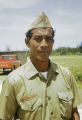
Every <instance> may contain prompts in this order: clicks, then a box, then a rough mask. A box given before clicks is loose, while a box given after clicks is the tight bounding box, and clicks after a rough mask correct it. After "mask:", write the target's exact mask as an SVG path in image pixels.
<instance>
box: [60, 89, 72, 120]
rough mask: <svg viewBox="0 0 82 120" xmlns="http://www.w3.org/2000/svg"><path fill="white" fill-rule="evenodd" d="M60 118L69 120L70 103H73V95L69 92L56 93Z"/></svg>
mask: <svg viewBox="0 0 82 120" xmlns="http://www.w3.org/2000/svg"><path fill="white" fill-rule="evenodd" d="M58 98H59V104H60V110H61V116H62V117H66V118H68V119H69V118H71V112H72V106H73V105H72V101H73V93H72V91H70V92H59V93H58Z"/></svg>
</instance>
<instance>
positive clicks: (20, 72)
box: [8, 64, 26, 83]
mask: <svg viewBox="0 0 82 120" xmlns="http://www.w3.org/2000/svg"><path fill="white" fill-rule="evenodd" d="M25 68H26V64H24V65H22V66H20V67H19V68H17V69H16V70H14V71H12V72H11V73H10V74H9V75H8V79H9V81H10V83H14V82H17V81H18V80H20V79H22V78H23V77H24V73H25Z"/></svg>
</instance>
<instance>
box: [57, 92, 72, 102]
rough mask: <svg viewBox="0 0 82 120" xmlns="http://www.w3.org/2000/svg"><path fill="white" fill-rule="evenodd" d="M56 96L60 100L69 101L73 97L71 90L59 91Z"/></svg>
mask: <svg viewBox="0 0 82 120" xmlns="http://www.w3.org/2000/svg"><path fill="white" fill-rule="evenodd" d="M58 97H59V99H61V100H64V101H70V100H72V99H73V93H72V92H59V93H58Z"/></svg>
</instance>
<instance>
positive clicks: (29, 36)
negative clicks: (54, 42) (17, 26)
mask: <svg viewBox="0 0 82 120" xmlns="http://www.w3.org/2000/svg"><path fill="white" fill-rule="evenodd" d="M44 29H46V28H44ZM51 29H52V37H54V36H55V31H54V30H53V28H51ZM32 30H33V29H31V30H29V31H28V32H26V33H25V35H26V38H25V40H26V42H27V43H28V42H29V40H30V39H31V37H32Z"/></svg>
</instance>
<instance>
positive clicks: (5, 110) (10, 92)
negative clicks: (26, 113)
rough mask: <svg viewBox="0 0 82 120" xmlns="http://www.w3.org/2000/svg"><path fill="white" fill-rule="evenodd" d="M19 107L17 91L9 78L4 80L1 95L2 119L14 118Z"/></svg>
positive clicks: (0, 117) (0, 108)
mask: <svg viewBox="0 0 82 120" xmlns="http://www.w3.org/2000/svg"><path fill="white" fill-rule="evenodd" d="M16 108H17V103H16V99H15V92H14V88H13V86H12V85H11V84H10V82H9V80H8V79H6V80H5V81H4V82H3V85H2V90H1V95H0V119H4V120H12V118H13V116H14V114H15V112H16Z"/></svg>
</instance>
